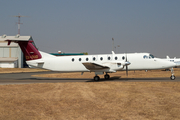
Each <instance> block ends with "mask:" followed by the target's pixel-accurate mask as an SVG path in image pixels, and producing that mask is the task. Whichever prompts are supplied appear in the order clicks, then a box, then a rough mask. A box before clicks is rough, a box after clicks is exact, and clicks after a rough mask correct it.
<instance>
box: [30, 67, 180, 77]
mask: <svg viewBox="0 0 180 120" xmlns="http://www.w3.org/2000/svg"><path fill="white" fill-rule="evenodd" d="M174 72H175V76H176V77H177V76H180V69H179V68H174ZM94 75H95V74H94V72H92V73H89V72H85V73H84V74H83V75H81V73H80V72H77V73H55V74H41V75H33V76H35V77H50V78H93V77H94ZM109 75H110V76H111V77H117V78H118V77H119V78H154V77H155V78H156V77H170V76H171V71H163V70H149V71H148V72H145V71H144V70H142V71H135V72H134V71H128V76H126V71H118V72H116V73H110V74H109ZM99 76H100V77H101V78H104V75H99Z"/></svg>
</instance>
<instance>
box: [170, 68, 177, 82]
mask: <svg viewBox="0 0 180 120" xmlns="http://www.w3.org/2000/svg"><path fill="white" fill-rule="evenodd" d="M170 79H171V80H175V79H176V77H175V75H174V69H173V68H171V77H170Z"/></svg>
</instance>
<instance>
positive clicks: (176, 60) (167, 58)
mask: <svg viewBox="0 0 180 120" xmlns="http://www.w3.org/2000/svg"><path fill="white" fill-rule="evenodd" d="M166 60H168V61H171V62H174V63H177V66H176V67H178V66H179V64H180V58H176V57H174V58H170V57H169V56H168V55H167V56H166Z"/></svg>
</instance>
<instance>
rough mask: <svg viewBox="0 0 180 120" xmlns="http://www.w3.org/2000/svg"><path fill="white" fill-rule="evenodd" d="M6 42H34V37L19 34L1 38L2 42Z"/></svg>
mask: <svg viewBox="0 0 180 120" xmlns="http://www.w3.org/2000/svg"><path fill="white" fill-rule="evenodd" d="M5 40H19V41H28V40H32V36H20V35H19V34H17V35H16V36H7V35H2V36H1V37H0V41H5Z"/></svg>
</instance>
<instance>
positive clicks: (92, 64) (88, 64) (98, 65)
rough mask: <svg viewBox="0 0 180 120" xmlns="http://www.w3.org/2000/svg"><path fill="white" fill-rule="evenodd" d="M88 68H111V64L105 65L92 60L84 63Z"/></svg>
mask: <svg viewBox="0 0 180 120" xmlns="http://www.w3.org/2000/svg"><path fill="white" fill-rule="evenodd" d="M82 64H83V65H84V66H85V67H86V68H87V69H88V70H91V71H92V70H100V69H109V66H107V65H103V64H100V63H92V62H86V63H82Z"/></svg>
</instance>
